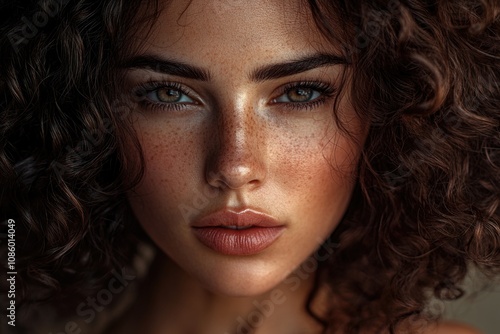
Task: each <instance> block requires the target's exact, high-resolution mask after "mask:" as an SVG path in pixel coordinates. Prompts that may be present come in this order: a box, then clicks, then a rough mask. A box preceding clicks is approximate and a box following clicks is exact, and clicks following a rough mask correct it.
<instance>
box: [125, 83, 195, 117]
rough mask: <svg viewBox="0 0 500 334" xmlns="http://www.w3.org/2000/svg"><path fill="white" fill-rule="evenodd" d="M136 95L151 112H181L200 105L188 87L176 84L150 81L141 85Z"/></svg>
mask: <svg viewBox="0 0 500 334" xmlns="http://www.w3.org/2000/svg"><path fill="white" fill-rule="evenodd" d="M135 95H136V96H137V98H138V99H139V103H140V104H141V105H142V106H143V107H144V108H146V109H149V110H150V111H181V110H184V109H186V108H190V107H192V106H194V105H198V104H199V103H198V102H197V100H196V99H195V98H192V97H191V96H193V95H194V96H196V95H195V94H194V93H192V91H191V90H190V89H189V88H188V87H186V86H184V85H182V84H180V83H176V82H156V81H150V82H147V83H144V84H141V85H139V87H138V88H136V89H135Z"/></svg>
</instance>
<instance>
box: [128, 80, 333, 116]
mask: <svg viewBox="0 0 500 334" xmlns="http://www.w3.org/2000/svg"><path fill="white" fill-rule="evenodd" d="M160 88H168V89H174V90H178V91H179V92H181V94H183V95H186V96H188V97H190V98H191V96H192V95H193V94H192V93H191V91H190V90H189V89H187V88H186V87H185V86H183V85H181V84H179V83H177V82H158V81H148V82H146V83H143V84H141V85H140V86H139V87H138V88H137V89H136V90H135V95H136V96H137V97H138V98H139V99H140V100H139V104H141V105H142V106H143V107H145V108H149V109H150V110H152V111H158V112H160V111H165V110H167V111H168V110H175V111H181V110H184V109H186V108H187V107H188V104H186V103H168V102H165V103H157V102H151V101H149V100H148V99H147V98H146V96H147V95H148V94H149V93H151V92H153V91H155V90H157V89H160ZM296 88H308V89H313V90H315V91H317V92H319V93H320V96H319V97H318V98H316V99H314V100H313V101H309V102H271V103H272V104H275V105H276V104H277V105H284V107H285V108H289V109H293V110H311V109H314V108H315V107H317V106H320V105H321V104H323V103H324V102H325V101H326V100H328V99H329V98H330V97H332V96H333V95H334V94H335V88H334V87H332V86H331V85H330V84H328V83H325V82H320V81H298V82H292V83H289V84H286V85H285V86H283V88H281V89H280V94H279V95H278V96H277V97H276V98H273V99H272V101H275V100H276V99H278V98H279V97H281V96H282V95H283V94H286V93H287V92H289V91H290V90H292V89H296ZM191 99H192V100H195V99H193V98H191ZM190 104H191V105H193V104H197V103H196V102H195V103H190Z"/></svg>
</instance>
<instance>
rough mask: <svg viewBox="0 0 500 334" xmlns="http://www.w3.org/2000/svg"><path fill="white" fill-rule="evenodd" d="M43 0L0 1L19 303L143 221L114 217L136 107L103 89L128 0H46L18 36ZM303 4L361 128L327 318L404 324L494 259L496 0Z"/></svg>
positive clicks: (79, 272) (74, 277) (120, 208)
mask: <svg viewBox="0 0 500 334" xmlns="http://www.w3.org/2000/svg"><path fill="white" fill-rule="evenodd" d="M54 2H55V0H54V1H50V0H46V1H38V2H35V1H22V2H15V3H14V2H11V3H10V4H5V5H3V8H0V9H2V10H1V12H2V13H4V14H2V16H5V13H8V17H1V19H2V21H1V22H2V24H1V26H0V31H1V36H0V59H2V66H1V67H0V94H1V97H2V98H1V100H0V103H1V104H0V107H1V110H0V142H1V148H2V149H1V151H0V169H1V170H2V174H1V179H0V185H1V189H2V192H1V194H0V196H1V197H0V209H1V216H0V219H1V221H3V222H6V221H7V219H8V218H11V219H15V220H16V237H17V240H18V264H17V266H18V274H19V275H18V277H19V278H22V284H23V291H22V292H23V297H24V299H25V300H36V299H44V298H45V297H54V296H58V295H64V294H63V292H64V293H65V294H67V293H69V292H71V293H72V294H73V296H77V293H80V294H81V295H85V293H86V292H88V291H91V290H92V289H93V288H96V287H99V285H100V284H101V283H102V282H103V281H104V280H105V279H106V278H107V277H109V273H110V271H111V270H112V269H113V268H120V267H121V266H123V264H125V263H127V262H129V260H130V256H131V254H133V253H134V252H135V246H136V245H137V243H138V240H139V238H137V237H135V236H136V235H137V233H140V232H139V230H136V229H134V226H135V225H134V224H133V222H127V221H126V219H125V217H126V216H127V215H126V213H127V210H128V205H127V202H126V200H125V197H124V192H125V191H126V190H127V189H129V188H130V187H132V186H133V185H134V184H136V182H138V180H139V179H140V177H141V166H128V165H127V160H126V159H125V154H124V152H123V149H122V144H121V143H122V142H123V141H124V140H131V141H132V142H134V143H136V146H137V148H138V150H137V154H139V155H140V149H139V146H138V144H137V141H136V140H135V139H134V136H133V133H132V132H131V130H130V124H128V123H127V121H126V119H127V118H126V117H124V114H126V113H127V112H128V111H130V110H131V108H133V106H131V105H129V104H127V103H126V102H123V101H125V99H120V98H119V95H118V94H117V91H116V90H115V89H114V88H115V85H114V84H113V83H114V82H115V81H116V76H115V72H114V71H115V70H116V67H117V66H118V64H119V61H120V59H119V57H118V56H117V55H119V54H120V53H123V49H124V48H126V47H127V44H126V42H127V40H128V38H130V36H128V35H127V34H128V33H129V32H130V31H131V30H132V28H131V27H130V23H131V22H132V21H133V17H134V14H135V13H136V12H137V10H138V8H139V7H138V6H139V1H135V2H133V1H116V0H113V1H111V0H104V1H78V2H76V1H75V2H74V3H72V2H70V3H68V4H65V3H66V2H68V1H62V0H61V1H58V3H59V4H60V8H59V10H58V11H57V13H56V14H55V15H54V16H53V17H50V18H49V19H48V20H47V23H46V24H45V25H43V27H39V28H38V30H39V31H38V32H37V33H36V34H33V36H31V37H29V38H27V37H26V38H24V39H22V40H20V39H17V37H16V34H17V36H21V35H22V34H23V29H25V30H26V29H27V28H25V26H24V25H25V24H26V23H25V21H26V20H22V19H21V18H22V17H23V15H27V16H28V17H31V16H30V15H33V16H32V17H33V18H35V14H36V11H37V10H41V8H42V9H43V8H45V7H44V6H46V8H49V7H48V6H49V5H50V3H54ZM143 3H144V2H143ZM308 3H309V7H310V9H311V11H312V13H313V15H314V18H315V20H316V23H317V24H318V26H319V27H320V29H321V31H322V32H323V34H324V35H325V36H326V37H327V38H329V39H330V40H331V41H332V42H333V43H336V45H342V46H343V53H344V55H345V56H346V57H347V58H348V59H349V60H350V64H351V68H352V78H351V79H350V82H351V85H352V89H351V90H352V91H351V92H350V94H351V96H352V100H353V103H354V107H355V109H356V111H357V112H358V113H359V114H360V116H361V117H364V118H365V119H366V120H368V121H369V122H370V123H371V128H370V132H369V135H368V139H367V142H366V143H365V146H364V148H363V152H362V159H361V161H360V164H359V178H358V181H357V186H356V188H355V192H354V195H353V200H352V202H351V204H350V206H349V208H348V211H347V212H346V214H345V217H344V219H343V221H342V223H341V224H340V225H339V227H338V228H337V229H336V230H335V232H334V233H333V235H332V236H331V238H332V239H334V240H336V241H338V243H339V248H338V249H337V250H336V252H335V253H334V254H333V255H332V257H331V258H330V259H329V260H328V261H327V262H324V263H321V267H320V273H321V275H318V277H320V282H321V283H327V284H329V286H330V287H331V289H332V291H333V292H334V294H335V298H334V299H333V300H332V305H331V314H330V316H329V317H328V318H327V319H324V322H325V325H326V327H325V331H326V332H329V333H336V332H337V331H338V332H343V333H359V332H370V333H371V332H394V331H395V330H396V329H398V328H402V327H401V326H403V325H404V326H415V325H416V322H414V321H413V322H412V321H410V320H412V319H425V318H430V315H429V314H426V312H425V311H426V307H427V306H428V303H429V300H430V298H431V297H435V298H438V299H454V298H458V297H460V296H461V294H462V293H463V290H462V288H461V282H462V281H463V279H464V277H465V275H466V273H467V271H468V269H470V267H471V266H475V267H477V268H479V269H480V270H481V271H482V272H483V273H484V274H486V275H487V276H489V277H491V278H493V277H496V276H497V275H498V274H499V272H500V2H499V1H493V0H477V1H473V0H456V1H451V0H443V1H426V0H418V1H417V0H406V1H404V0H377V1H362V0H345V1H342V0H336V1H326V0H308ZM154 6H155V5H154ZM28 13H29V14H30V15H28ZM31 13H35V14H31ZM23 36H24V35H23ZM20 41H22V42H20ZM139 160H140V159H139ZM136 167H138V168H136ZM131 170H134V173H132V174H131V172H130V171H131ZM125 175H127V178H125V177H124V176H125ZM125 179H127V180H130V182H127V183H126V184H125V183H124V182H123V180H125ZM3 226H4V225H3ZM2 246H3V245H2ZM2 258H5V257H2ZM318 283H319V282H318ZM41 292H44V293H41ZM333 328H335V330H334V329H333Z"/></svg>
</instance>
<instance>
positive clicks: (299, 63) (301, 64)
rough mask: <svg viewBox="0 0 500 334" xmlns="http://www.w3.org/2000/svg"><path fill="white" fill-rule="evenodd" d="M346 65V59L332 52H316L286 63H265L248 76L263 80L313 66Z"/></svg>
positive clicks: (309, 68) (301, 70)
mask: <svg viewBox="0 0 500 334" xmlns="http://www.w3.org/2000/svg"><path fill="white" fill-rule="evenodd" d="M339 64H342V65H347V64H348V61H347V59H345V58H342V57H339V56H337V55H333V54H327V53H318V54H313V55H310V56H305V57H303V58H300V59H297V60H293V61H290V62H286V63H279V64H272V65H265V66H263V67H261V68H258V69H256V70H255V71H254V72H253V73H252V75H251V76H250V78H251V79H252V81H257V82H258V81H265V80H270V79H278V78H282V77H286V76H289V75H294V74H297V73H302V72H306V71H309V70H312V69H314V68H318V67H323V66H330V65H339Z"/></svg>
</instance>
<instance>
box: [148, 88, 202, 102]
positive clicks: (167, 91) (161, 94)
mask: <svg viewBox="0 0 500 334" xmlns="http://www.w3.org/2000/svg"><path fill="white" fill-rule="evenodd" d="M144 97H146V98H148V99H149V100H150V101H152V102H157V103H194V100H193V99H191V98H190V97H189V96H187V95H186V94H185V93H184V92H183V91H182V90H181V89H179V88H176V87H159V88H156V89H153V90H150V91H149V92H147V93H146V94H144Z"/></svg>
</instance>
